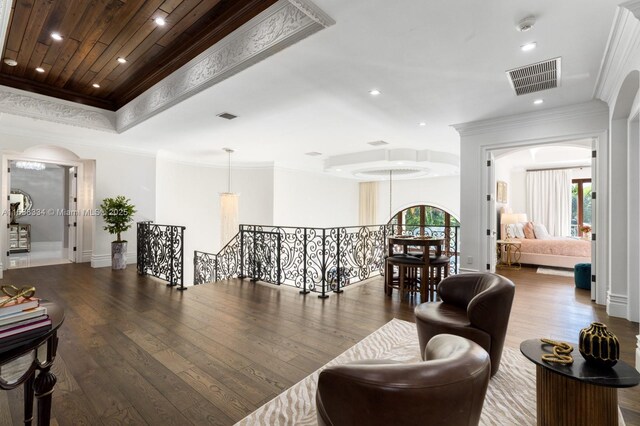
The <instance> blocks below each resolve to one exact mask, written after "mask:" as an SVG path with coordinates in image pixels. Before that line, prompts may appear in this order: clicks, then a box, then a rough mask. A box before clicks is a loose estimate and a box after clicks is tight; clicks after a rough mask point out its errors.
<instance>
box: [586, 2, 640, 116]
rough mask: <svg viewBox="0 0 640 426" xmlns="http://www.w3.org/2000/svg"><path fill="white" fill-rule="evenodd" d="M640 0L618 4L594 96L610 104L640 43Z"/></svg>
mask: <svg viewBox="0 0 640 426" xmlns="http://www.w3.org/2000/svg"><path fill="white" fill-rule="evenodd" d="M639 19H640V1H639V0H633V1H628V2H625V3H622V4H621V5H620V6H618V9H617V11H616V15H615V17H614V20H613V25H612V26H611V32H610V33H609V39H608V40H607V45H606V47H605V51H604V55H603V57H602V62H601V63H600V70H599V71H598V78H597V79H596V85H595V87H594V90H593V97H594V98H596V99H601V100H603V101H605V102H607V103H609V104H611V102H613V100H614V98H615V96H616V95H617V93H618V89H619V86H620V85H621V84H622V82H623V80H624V77H625V76H624V75H622V73H624V70H625V66H626V65H627V63H628V61H629V60H630V58H631V57H632V56H633V54H634V53H635V52H636V51H637V48H638V45H639V44H640V20H639Z"/></svg>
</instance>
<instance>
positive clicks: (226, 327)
mask: <svg viewBox="0 0 640 426" xmlns="http://www.w3.org/2000/svg"><path fill="white" fill-rule="evenodd" d="M500 273H502V274H503V275H507V276H509V277H510V278H511V279H513V281H514V282H515V283H516V287H517V289H516V299H515V302H514V307H513V311H512V317H511V322H510V325H509V330H508V335H507V343H506V344H507V345H508V346H510V347H513V348H518V347H519V345H520V342H521V341H522V340H525V339H529V338H534V337H551V338H555V339H560V340H566V341H576V340H577V336H578V331H579V330H580V328H582V327H584V326H586V325H588V324H589V323H590V322H591V321H595V320H599V321H603V322H605V323H606V324H607V325H608V326H609V327H610V328H611V329H612V331H613V332H614V333H616V334H617V335H618V336H619V338H620V341H621V347H622V357H623V359H625V360H626V361H627V362H629V363H631V364H633V363H634V362H635V360H634V350H635V345H636V340H635V335H636V334H638V324H637V323H631V322H628V321H626V320H621V319H616V318H608V316H607V315H606V312H605V310H604V309H603V308H602V307H599V306H595V305H593V304H592V303H591V302H590V301H589V295H588V292H586V291H584V290H576V289H575V288H574V286H573V283H572V279H570V278H564V277H557V276H549V275H538V274H536V273H535V272H534V270H532V269H526V268H523V270H521V271H504V270H501V271H500ZM0 284H15V285H19V286H21V285H26V284H32V285H35V286H36V287H37V289H38V290H37V292H38V295H39V296H40V297H43V298H48V299H51V300H53V301H56V302H58V303H60V304H61V305H62V306H64V308H65V310H66V320H65V323H64V325H63V327H62V329H61V330H60V333H59V336H60V345H59V350H58V358H57V360H56V363H55V366H54V371H55V373H56V375H57V376H58V383H57V385H56V388H55V392H54V397H53V413H52V414H53V418H54V421H53V422H52V423H53V424H59V425H71V424H73V425H78V424H87V425H97V424H109V425H111V424H149V425H169V424H179V425H186V424H195V425H201V424H214V425H229V424H233V423H234V422H236V421H238V420H240V419H241V418H242V417H244V416H245V415H247V414H249V413H250V412H252V411H253V410H254V409H256V408H257V407H259V406H260V405H262V404H263V403H265V402H267V401H268V400H270V399H271V398H273V397H275V396H276V395H278V394H279V393H280V392H282V391H283V390H284V389H286V388H287V387H289V386H291V385H293V384H294V383H296V382H297V381H299V380H301V379H302V378H304V377H305V376H307V375H308V374H309V373H311V372H312V371H314V370H315V369H317V368H318V367H320V366H322V365H324V364H325V363H326V362H328V361H329V360H331V359H332V358H334V357H335V356H337V355H338V354H340V353H342V352H343V351H344V350H346V349H347V348H349V347H350V346H352V345H353V344H355V343H356V342H358V341H359V340H361V339H362V338H363V337H365V336H366V335H368V334H369V333H371V332H373V331H374V330H376V329H377V328H378V327H380V326H382V325H383V324H385V323H386V322H387V321H389V320H390V319H392V318H394V317H395V318H400V319H404V320H407V321H413V307H414V306H415V302H411V301H409V300H404V301H399V300H398V296H397V294H395V293H394V296H393V297H392V298H388V297H385V296H384V293H383V290H382V281H381V279H380V278H374V279H372V280H371V281H370V282H368V283H366V284H363V285H360V286H358V287H355V288H352V289H349V290H347V291H345V292H344V293H343V294H341V295H331V297H329V298H328V299H326V300H320V299H318V298H317V297H316V296H315V295H308V296H306V297H305V296H302V295H300V294H298V292H297V290H295V289H291V288H274V287H270V286H267V285H260V284H253V283H250V282H248V281H239V280H232V281H228V282H221V283H217V284H208V285H202V286H198V287H193V288H190V289H189V290H188V291H186V292H184V293H180V292H178V291H176V290H173V289H171V288H167V287H166V286H165V285H164V284H163V283H162V282H160V281H157V280H155V279H153V278H147V277H139V276H137V275H136V271H135V268H134V267H129V268H128V269H127V270H126V271H111V270H110V269H108V268H101V269H92V268H90V267H89V266H88V265H87V264H80V265H73V264H71V265H59V266H48V267H39V268H29V269H20V270H11V271H8V272H6V273H5V278H4V279H3V280H0ZM620 405H621V407H622V409H623V413H624V417H625V420H626V422H627V425H640V390H638V388H636V389H624V390H621V391H620ZM21 421H22V393H21V390H14V391H10V392H2V391H0V426H3V425H12V424H20V423H21Z"/></svg>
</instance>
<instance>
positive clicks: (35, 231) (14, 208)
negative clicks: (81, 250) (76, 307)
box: [7, 160, 77, 268]
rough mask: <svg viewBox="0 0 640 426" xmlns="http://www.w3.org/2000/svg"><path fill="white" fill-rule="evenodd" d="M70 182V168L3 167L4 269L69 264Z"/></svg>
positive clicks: (73, 197)
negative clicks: (5, 188) (6, 196)
mask: <svg viewBox="0 0 640 426" xmlns="http://www.w3.org/2000/svg"><path fill="white" fill-rule="evenodd" d="M76 179H77V171H76V167H73V166H68V165H61V164H54V163H46V162H40V161H25V160H11V161H9V179H8V185H9V200H8V208H9V212H8V214H9V218H8V219H9V220H8V222H9V224H8V228H7V237H8V245H7V247H8V253H7V255H8V267H9V268H26V267H33V266H44V265H56V264H63V263H71V262H73V261H74V259H75V256H74V254H75V253H74V251H75V249H76V236H75V230H76V228H77V218H76V216H75V212H76V202H77V194H76V190H77V184H76Z"/></svg>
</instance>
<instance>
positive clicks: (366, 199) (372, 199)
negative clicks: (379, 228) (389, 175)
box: [359, 182, 378, 226]
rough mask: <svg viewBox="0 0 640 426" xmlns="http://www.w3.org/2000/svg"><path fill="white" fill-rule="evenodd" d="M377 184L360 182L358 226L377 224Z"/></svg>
mask: <svg viewBox="0 0 640 426" xmlns="http://www.w3.org/2000/svg"><path fill="white" fill-rule="evenodd" d="M377 209H378V182H360V215H359V221H360V226H366V225H375V224H377V223H378V222H377V217H376V216H377V215H376V211H377Z"/></svg>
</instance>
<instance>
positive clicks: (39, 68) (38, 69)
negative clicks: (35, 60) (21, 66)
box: [36, 67, 44, 72]
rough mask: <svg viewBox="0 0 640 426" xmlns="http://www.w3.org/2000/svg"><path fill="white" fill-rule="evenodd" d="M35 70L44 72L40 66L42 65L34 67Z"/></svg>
mask: <svg viewBox="0 0 640 426" xmlns="http://www.w3.org/2000/svg"><path fill="white" fill-rule="evenodd" d="M36 71H38V72H44V68H42V67H38V68H36Z"/></svg>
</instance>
